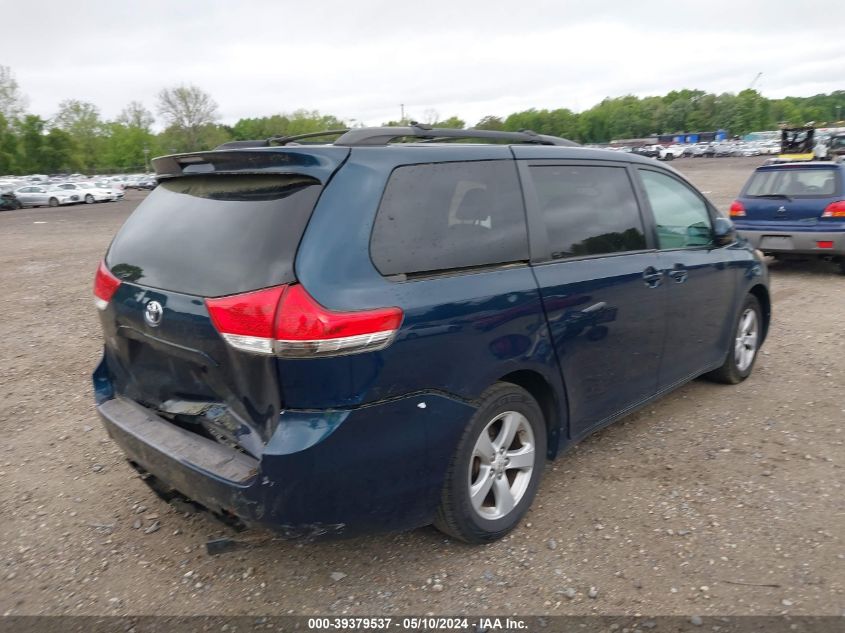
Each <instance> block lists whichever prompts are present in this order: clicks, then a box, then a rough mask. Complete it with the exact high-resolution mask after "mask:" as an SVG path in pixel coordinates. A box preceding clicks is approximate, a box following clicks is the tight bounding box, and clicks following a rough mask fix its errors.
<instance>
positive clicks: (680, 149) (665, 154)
mask: <svg viewBox="0 0 845 633" xmlns="http://www.w3.org/2000/svg"><path fill="white" fill-rule="evenodd" d="M655 147H660V146H659V145H655ZM684 149H685V147H684V146H683V145H677V144H676V145H670V146H669V147H660V149H659V150H658V151H659V152H660V154H659V156H658V158H659V159H660V160H675V159H676V158H680V157H681V156H683V155H684Z"/></svg>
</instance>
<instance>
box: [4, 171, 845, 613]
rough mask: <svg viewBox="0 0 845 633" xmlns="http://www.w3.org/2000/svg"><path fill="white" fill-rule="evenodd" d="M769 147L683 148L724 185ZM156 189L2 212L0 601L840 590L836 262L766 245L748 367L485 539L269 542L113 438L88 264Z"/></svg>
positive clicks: (669, 409)
mask: <svg viewBox="0 0 845 633" xmlns="http://www.w3.org/2000/svg"><path fill="white" fill-rule="evenodd" d="M760 162H761V161H760V160H759V159H740V158H736V159H710V160H708V159H683V160H678V161H676V162H675V163H674V166H675V167H677V168H679V169H680V170H681V171H683V172H685V173H687V174H688V175H689V176H690V177H691V178H692V180H693V181H694V182H696V184H697V185H698V186H700V187H701V188H702V189H703V190H704V191H707V192H709V195H710V196H711V197H712V199H713V200H714V201H715V202H716V203H717V204H718V205H719V206H720V207H721V208H726V207H727V205H728V204H729V203H730V201H731V199H732V197H733V195H734V194H735V193H736V192H737V191H738V190H739V187H740V186H741V184H742V183H743V182H744V180H745V178H746V177H747V175H748V172H749V171H750V170H751V169H752V168H753V167H754V166H756V165H757V164H759V163H760ZM142 197H143V194H135V193H130V194H129V196H128V197H127V200H125V201H123V202H120V203H111V204H103V205H96V206H78V207H71V208H62V209H30V210H22V211H15V212H4V213H2V214H0V271H2V275H0V297H2V301H0V358H2V363H0V430H2V432H3V434H4V438H5V439H4V441H3V442H2V447H0V477H2V479H0V482H2V483H0V516H2V517H3V528H4V529H3V530H2V532H0V613H14V614H92V615H95V614H172V615H177V614H179V615H182V614H197V613H203V614H285V613H297V614H342V613H350V614H407V613H415V614H424V613H438V614H441V613H446V614H458V613H461V614H468V613H469V614H471V613H485V612H487V613H489V612H496V613H520V614H534V615H537V614H591V613H601V614H620V615H634V614H647V615H658V614H688V615H689V614H698V615H701V616H707V615H711V614H720V615H730V614H760V615H775V614H780V613H790V614H842V613H845V572H843V563H845V543H843V535H845V524H844V523H845V522H843V511H844V510H845V496H843V474H842V456H843V446H842V444H843V433H842V422H843V419H845V409H843V406H845V405H843V400H842V398H841V396H840V394H841V389H842V385H843V383H845V366H844V365H843V362H842V358H843V356H845V342H843V338H842V336H841V327H842V324H841V322H840V319H841V315H842V314H845V277H841V276H839V275H838V274H836V273H835V267H834V266H833V265H831V264H826V263H822V262H805V263H791V264H788V265H783V264H773V265H772V267H771V271H772V286H773V291H774V311H775V313H774V323H773V326H772V329H771V333H770V336H769V340H768V342H767V343H766V346H765V348H764V351H763V353H762V355H761V357H760V359H759V362H758V364H757V366H756V369H755V372H754V375H753V376H752V377H751V378H750V379H749V380H748V381H746V382H745V383H743V384H742V385H739V386H736V387H727V386H721V385H715V384H711V383H708V382H704V381H695V382H693V383H691V384H689V385H687V386H685V387H683V388H681V389H679V390H678V391H676V392H674V393H673V394H671V395H669V396H668V397H666V398H664V399H662V400H660V401H659V402H657V403H655V404H654V405H652V406H650V407H648V408H646V409H645V410H643V411H641V412H639V413H638V414H636V415H633V416H630V417H628V418H626V419H625V420H623V421H622V422H620V423H618V424H616V425H614V426H612V427H610V428H608V429H606V430H604V431H601V432H599V433H597V434H595V435H593V436H592V437H591V438H589V439H588V440H586V441H585V442H583V443H582V444H581V445H580V446H578V447H576V448H574V449H573V450H571V451H570V452H569V453H567V454H566V455H563V456H562V457H561V458H559V459H558V460H557V461H556V462H554V463H551V464H549V466H548V468H547V472H546V475H545V479H544V481H543V484H542V487H541V490H540V493H539V495H538V497H537V499H536V501H535V504H534V508H533V510H532V511H531V513H530V514H529V516H528V517H527V519H526V520H525V521H524V522H523V524H522V525H521V526H520V527H519V528H518V529H517V530H516V531H515V532H513V534H512V535H511V536H509V537H508V538H506V539H504V540H502V541H500V542H498V543H495V544H492V545H489V546H485V547H471V546H466V545H463V544H459V543H455V542H452V541H450V540H448V539H446V538H444V536H443V535H441V534H440V533H438V532H437V531H435V530H434V529H433V528H426V529H420V530H416V531H414V532H410V533H404V534H389V535H378V536H372V537H367V538H358V539H355V540H347V541H334V542H318V543H292V542H273V543H270V544H265V545H264V546H263V547H254V548H252V549H246V550H239V551H236V552H232V553H229V554H224V555H221V556H218V557H210V556H208V555H207V554H206V553H205V549H204V544H205V541H206V539H208V538H210V537H216V536H221V535H227V534H229V532H228V530H227V529H226V528H223V527H221V526H219V525H218V524H216V523H215V522H213V521H211V520H209V519H207V518H206V517H204V516H202V515H190V516H189V515H185V514H184V513H179V512H177V511H176V510H175V509H173V508H171V507H170V506H168V505H167V504H165V503H163V502H161V501H160V500H158V499H157V498H156V497H154V496H153V495H152V494H151V493H150V492H149V491H148V489H147V488H146V486H145V485H144V484H143V483H142V482H141V481H140V480H139V479H138V478H137V477H136V476H135V475H134V473H133V471H132V470H131V469H130V468H129V466H128V465H126V463H125V462H124V460H123V459H122V456H121V454H120V452H119V451H118V450H117V449H116V448H115V446H114V445H113V444H112V443H111V442H110V441H109V440H108V439H107V437H106V434H105V432H104V431H103V429H102V428H101V426H100V424H99V422H98V420H97V418H96V416H95V413H94V408H93V404H92V396H91V388H90V381H89V374H90V372H91V370H92V369H93V367H94V365H95V363H96V361H97V359H98V356H99V353H100V332H99V327H98V324H97V322H96V318H95V314H94V308H93V306H92V303H91V281H92V277H93V273H94V269H95V268H96V264H97V262H98V260H99V259H100V257H101V256H102V254H103V252H104V251H105V249H106V247H107V245H108V242H109V240H110V239H111V237H112V235H113V234H114V233H115V231H116V229H117V228H118V227H119V226H120V224H121V223H122V222H123V220H124V219H125V218H126V217H127V215H128V214H129V212H130V211H131V210H132V209H133V208H134V207H135V205H136V204H137V203H138V201H139V200H140V199H141V198H142Z"/></svg>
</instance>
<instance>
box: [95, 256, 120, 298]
mask: <svg viewBox="0 0 845 633" xmlns="http://www.w3.org/2000/svg"><path fill="white" fill-rule="evenodd" d="M119 287H120V279H118V278H117V277H115V276H114V275H112V274H111V272H110V271H109V269H108V267H107V266H106V262H105V261H102V262H100V265H99V266H98V267H97V274H96V275H95V276H94V305H95V306H97V309H98V310H105V309H106V308H107V307H108V305H109V301H111V298H112V297H113V296H114V293H115V292H117V289H118V288H119Z"/></svg>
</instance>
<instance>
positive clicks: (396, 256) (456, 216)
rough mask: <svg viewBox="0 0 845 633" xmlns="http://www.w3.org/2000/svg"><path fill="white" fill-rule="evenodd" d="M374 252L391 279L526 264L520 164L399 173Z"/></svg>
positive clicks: (378, 223)
mask: <svg viewBox="0 0 845 633" xmlns="http://www.w3.org/2000/svg"><path fill="white" fill-rule="evenodd" d="M370 253H371V256H372V259H373V263H374V264H375V266H376V268H377V269H378V270H379V272H380V273H381V274H382V275H388V276H389V275H401V274H408V275H413V274H415V273H416V274H421V273H430V272H436V271H442V270H450V269H456V268H470V267H474V266H489V265H493V264H503V263H508V262H516V261H524V260H527V259H528V236H527V233H526V228H525V211H524V208H523V204H522V192H521V189H520V186H519V180H518V178H517V174H516V165H515V163H514V162H513V161H475V162H462V163H430V164H423V165H408V166H405V167H398V168H396V169H395V170H394V171H393V173H392V174H391V176H390V180H389V181H388V183H387V187H386V188H385V191H384V197H383V198H382V202H381V205H380V207H379V210H378V214H377V215H376V220H375V225H374V227H373V233H372V238H371V241H370Z"/></svg>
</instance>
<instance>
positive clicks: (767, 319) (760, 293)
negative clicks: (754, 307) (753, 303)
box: [748, 284, 772, 343]
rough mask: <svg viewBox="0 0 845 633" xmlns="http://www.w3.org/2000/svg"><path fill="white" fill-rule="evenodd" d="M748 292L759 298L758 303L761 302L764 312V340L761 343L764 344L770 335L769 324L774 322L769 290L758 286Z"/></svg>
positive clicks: (761, 285) (760, 285)
mask: <svg viewBox="0 0 845 633" xmlns="http://www.w3.org/2000/svg"><path fill="white" fill-rule="evenodd" d="M748 292H749V294H752V295H754V296H755V297H756V298H757V301H759V302H760V309H761V310H762V312H763V339H762V341H760V342H761V343H762V342H763V341H765V340H766V336H767V335H768V333H769V324H770V323H771V321H772V300H771V297H770V296H769V290H768V289H767V288H766V286H764V285H763V284H757V285H756V286H754V287H752V288H751V290H749V291H748Z"/></svg>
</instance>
